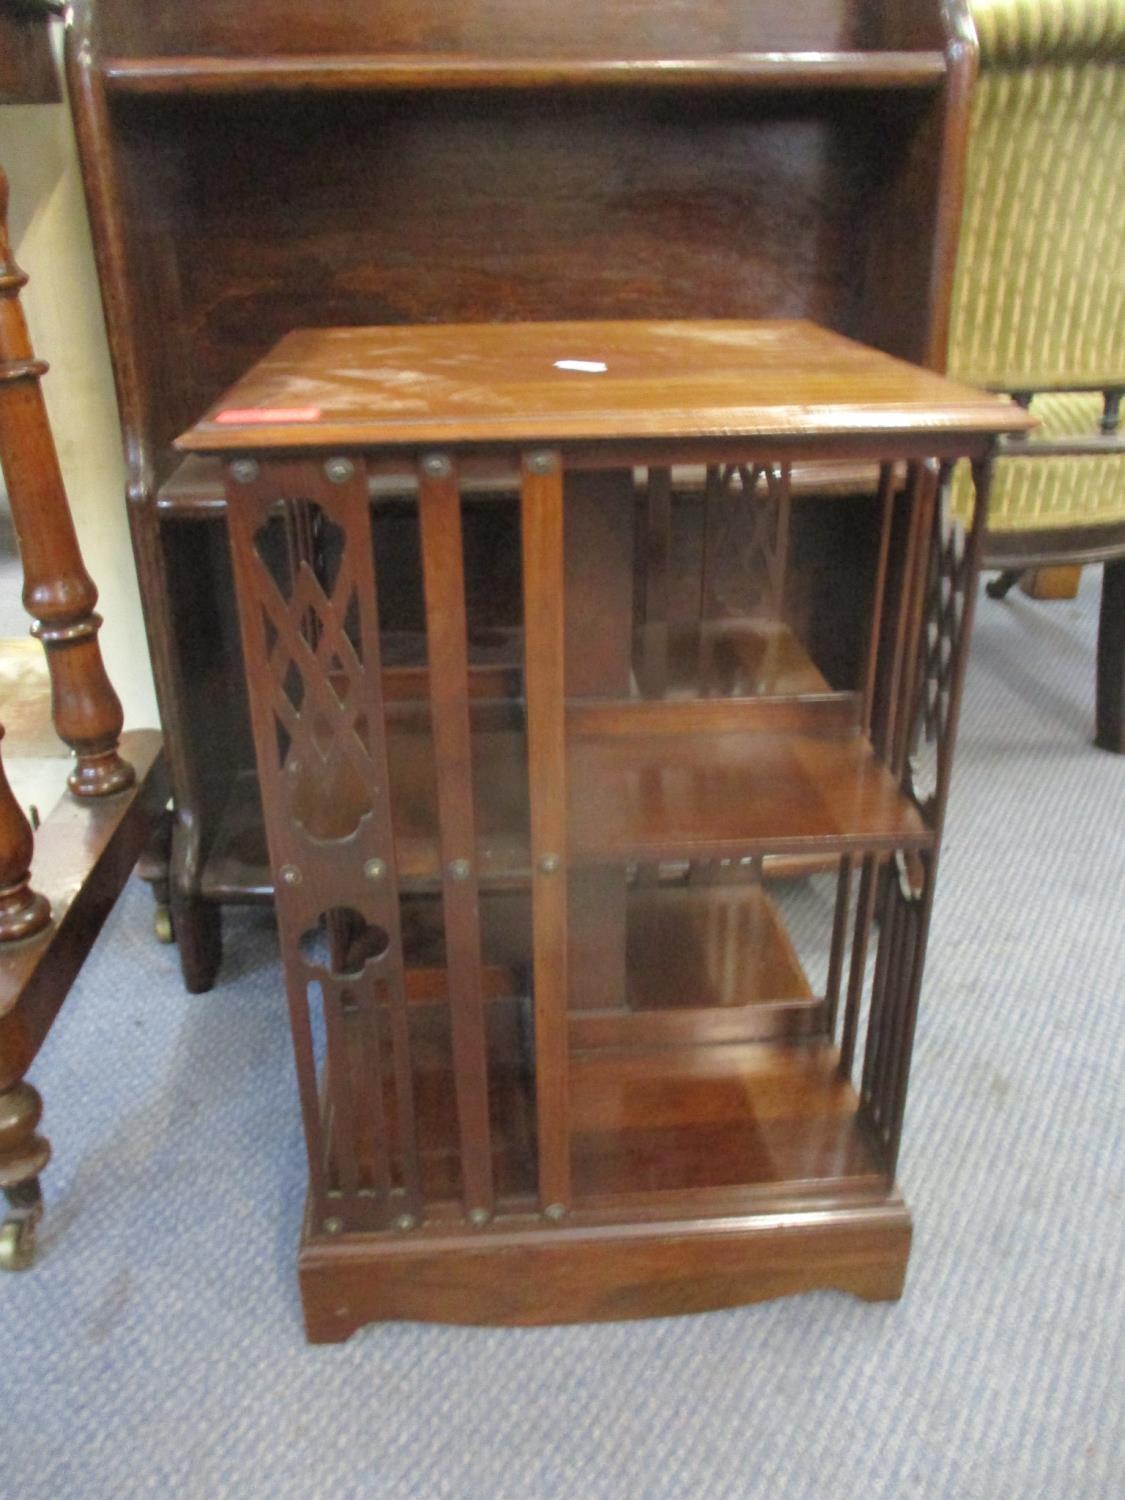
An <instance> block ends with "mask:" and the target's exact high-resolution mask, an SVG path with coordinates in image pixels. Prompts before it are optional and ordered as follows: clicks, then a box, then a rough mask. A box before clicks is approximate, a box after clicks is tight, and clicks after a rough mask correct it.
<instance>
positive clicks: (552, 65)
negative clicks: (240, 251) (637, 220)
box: [102, 51, 946, 95]
mask: <svg viewBox="0 0 1125 1500" xmlns="http://www.w3.org/2000/svg"><path fill="white" fill-rule="evenodd" d="M102 72H103V75H104V77H105V81H106V87H107V89H109V91H110V92H112V93H117V94H148V95H152V94H168V95H176V94H193V95H194V94H261V93H293V92H298V93H307V92H310V91H311V92H318V93H342V92H357V91H360V92H364V91H370V92H372V93H403V92H409V93H430V92H444V91H448V90H451V89H461V90H464V89H486V90H494V89H513V90H521V89H523V90H535V89H540V90H542V89H547V90H566V89H613V90H621V89H655V90H669V91H671V90H680V91H686V90H716V89H721V90H743V89H745V90H768V89H773V90H806V89H865V90H866V89H934V88H937V87H939V86H940V84H941V82H942V80H943V79H944V78H945V74H946V60H945V56H944V54H943V53H941V52H937V51H918V52H893V51H867V52H863V51H857V52H744V53H727V54H723V55H720V56H713V57H665V58H661V57H652V58H615V57H569V58H567V57H543V58H510V57H489V56H479V57H478V56H468V55H455V54H444V55H443V54H438V53H398V54H394V53H381V54H363V53H359V54H355V55H352V56H347V55H343V54H337V55H335V56H325V55H317V54H298V53H295V54H292V55H275V56H272V57H191V56H179V57H109V58H106V60H105V62H104V64H103V68H102Z"/></svg>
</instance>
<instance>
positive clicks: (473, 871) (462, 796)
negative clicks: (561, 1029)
mask: <svg viewBox="0 0 1125 1500" xmlns="http://www.w3.org/2000/svg"><path fill="white" fill-rule="evenodd" d="M418 511H419V517H420V521H421V532H422V576H423V582H424V586H425V596H426V646H427V657H428V664H429V679H430V706H431V709H432V713H433V741H434V764H435V770H436V775H437V797H438V820H439V824H440V828H441V855H442V899H443V906H444V910H445V950H446V966H447V969H448V974H449V1010H450V1026H451V1031H452V1037H453V1069H454V1076H455V1079H456V1090H457V1120H458V1129H459V1131H460V1137H461V1179H462V1191H463V1193H464V1201H465V1212H466V1213H467V1214H468V1215H469V1216H470V1217H473V1218H481V1217H484V1216H490V1215H491V1214H492V1213H493V1211H494V1208H495V1198H494V1191H493V1181H492V1143H491V1132H490V1127H489V1113H488V1049H487V1041H486V1036H485V1017H484V1001H483V997H482V990H481V936H480V886H479V880H478V871H477V841H476V819H475V813H474V803H473V758H472V751H473V746H472V726H471V724H470V721H469V650H468V632H467V622H466V615H465V565H464V549H463V545H462V539H461V493H460V486H459V484H458V479H457V472H456V469H455V467H454V465H453V462H452V460H451V459H450V458H449V457H448V456H447V455H445V454H442V453H431V454H427V455H426V457H425V458H423V460H422V462H421V464H420V465H419V468H418Z"/></svg>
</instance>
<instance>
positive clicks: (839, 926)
mask: <svg viewBox="0 0 1125 1500" xmlns="http://www.w3.org/2000/svg"><path fill="white" fill-rule="evenodd" d="M851 899H852V859H851V856H850V855H848V854H845V855H844V856H843V858H842V859H841V860H840V874H839V878H838V879H837V881H836V907H835V910H834V912H833V916H832V947H831V950H830V952H829V955H828V979H827V982H826V984H825V986H824V999H825V1012H826V1013H825V1021H824V1029H825V1031H827V1033H828V1035H829V1036H830V1037H833V1036H835V1034H836V1011H837V1008H838V1007H839V1004H840V978H841V975H842V974H843V971H844V949H845V947H846V945H847V936H848V917H849V915H850V910H851Z"/></svg>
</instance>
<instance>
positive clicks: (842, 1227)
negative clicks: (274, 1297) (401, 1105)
mask: <svg viewBox="0 0 1125 1500" xmlns="http://www.w3.org/2000/svg"><path fill="white" fill-rule="evenodd" d="M513 1222H515V1221H513ZM525 1222H528V1223H530V1221H525ZM910 1237H911V1224H910V1214H909V1211H908V1210H907V1208H906V1205H905V1204H904V1203H903V1201H902V1199H901V1198H900V1197H899V1196H898V1195H897V1194H894V1195H891V1196H888V1197H887V1198H886V1199H885V1200H882V1201H878V1202H874V1203H863V1204H847V1205H843V1206H836V1207H818V1208H815V1209H800V1210H797V1211H792V1212H783V1213H772V1212H771V1213H758V1214H751V1215H743V1216H739V1217H724V1218H710V1219H702V1218H695V1219H682V1220H675V1221H669V1220H666V1219H665V1220H661V1221H659V1222H649V1223H633V1224H596V1225H585V1224H578V1223H573V1224H564V1225H558V1226H555V1225H552V1226H550V1227H547V1226H544V1227H542V1228H540V1227H526V1228H525V1227H513V1228H511V1229H509V1228H505V1227H503V1226H502V1225H499V1224H498V1225H495V1226H493V1227H492V1228H490V1229H486V1230H483V1231H477V1232H462V1231H460V1230H457V1231H452V1230H451V1231H448V1232H428V1231H426V1230H425V1229H422V1230H419V1231H415V1232H414V1233H413V1234H411V1235H410V1236H402V1237H391V1236H388V1235H386V1234H379V1235H376V1234H372V1235H363V1234H356V1235H345V1236H341V1237H338V1238H333V1239H327V1238H326V1237H324V1236H321V1235H316V1236H314V1235H312V1234H310V1232H309V1228H308V1225H307V1224H306V1228H305V1233H304V1235H303V1238H302V1244H301V1251H300V1256H299V1263H298V1264H299V1275H300V1285H301V1297H302V1302H303V1305H304V1314H305V1325H306V1330H307V1333H308V1337H309V1340H310V1342H311V1343H335V1342H340V1341H342V1340H344V1339H347V1338H348V1337H350V1335H351V1334H352V1333H354V1332H355V1331H356V1330H357V1329H358V1328H361V1327H362V1326H363V1325H364V1324H366V1323H372V1322H382V1321H389V1320H408V1321H418V1322H433V1323H457V1324H482V1325H491V1326H507V1327H518V1326H534V1325H541V1324H553V1323H578V1322H582V1323H589V1322H613V1321H618V1320H623V1319H630V1318H655V1317H669V1316H674V1315H678V1314H686V1313H698V1312H708V1311H712V1310H714V1309H716V1308H722V1307H738V1306H742V1305H745V1304H747V1303H751V1302H762V1301H766V1300H768V1299H770V1298H773V1297H786V1296H791V1295H793V1294H794V1293H798V1292H807V1291H816V1290H835V1291H841V1292H850V1293H852V1294H853V1295H854V1296H857V1297H862V1298H864V1299H865V1300H867V1301H870V1302H880V1301H894V1300H895V1299H897V1298H898V1297H899V1296H900V1295H901V1294H902V1289H903V1284H904V1281H905V1277H906V1264H907V1260H908V1258H909V1254H910Z"/></svg>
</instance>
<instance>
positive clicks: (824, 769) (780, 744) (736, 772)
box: [567, 732, 931, 863]
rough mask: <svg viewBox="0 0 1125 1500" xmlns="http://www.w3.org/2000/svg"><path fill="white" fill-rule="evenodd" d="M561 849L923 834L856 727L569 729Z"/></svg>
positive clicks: (838, 844) (820, 842) (785, 844)
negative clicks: (836, 731) (583, 732)
mask: <svg viewBox="0 0 1125 1500" xmlns="http://www.w3.org/2000/svg"><path fill="white" fill-rule="evenodd" d="M567 775H568V800H569V814H570V818H569V827H570V841H571V858H572V860H574V861H588V862H596V863H604V862H608V863H615V862H626V861H639V862H642V863H643V862H648V863H652V862H655V861H659V860H675V859H721V858H738V857H744V856H746V855H751V854H801V853H812V852H819V853H845V852H847V851H848V850H850V849H859V848H862V849H870V850H881V849H917V848H923V847H926V846H927V845H928V844H929V843H930V841H931V835H930V832H929V830H928V829H927V827H926V825H925V824H924V823H923V821H922V819H921V817H920V815H919V813H918V811H917V809H916V808H915V807H914V806H913V804H912V803H911V802H909V801H908V800H907V798H906V797H905V796H904V795H903V794H902V792H901V791H900V790H899V788H898V786H897V785H896V784H895V781H894V779H893V778H892V777H891V775H890V774H889V772H888V771H887V770H886V769H885V767H883V766H882V765H881V764H880V763H879V762H878V761H877V760H876V758H875V755H874V753H873V752H872V750H871V747H870V745H869V744H868V742H867V741H866V739H864V738H863V737H862V736H861V735H859V734H855V733H853V734H845V735H823V736H818V735H814V734H811V733H810V734H750V733H738V732H735V733H729V732H728V733H695V734H633V735H626V736H621V737H613V736H611V735H609V734H604V735H590V736H573V735H572V736H571V738H570V742H569V754H568V767H567Z"/></svg>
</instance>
